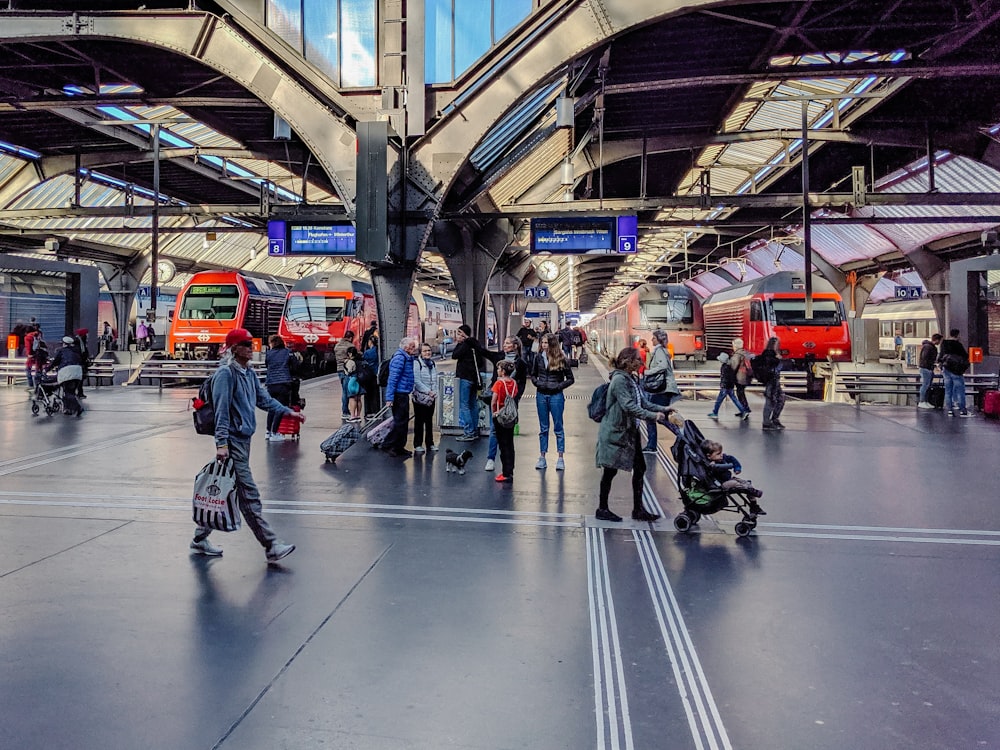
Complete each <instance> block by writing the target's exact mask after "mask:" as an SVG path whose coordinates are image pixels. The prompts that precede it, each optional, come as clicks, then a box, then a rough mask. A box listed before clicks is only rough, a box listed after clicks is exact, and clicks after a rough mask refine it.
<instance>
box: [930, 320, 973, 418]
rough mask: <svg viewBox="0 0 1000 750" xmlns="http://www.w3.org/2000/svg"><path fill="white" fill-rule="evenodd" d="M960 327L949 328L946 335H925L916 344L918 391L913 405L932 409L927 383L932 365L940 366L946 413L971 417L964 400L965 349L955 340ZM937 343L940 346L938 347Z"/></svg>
mask: <svg viewBox="0 0 1000 750" xmlns="http://www.w3.org/2000/svg"><path fill="white" fill-rule="evenodd" d="M961 333H962V332H961V331H960V330H959V329H957V328H952V329H951V330H950V331H949V332H948V338H944V337H942V336H941V334H940V333H935V334H934V335H933V336H931V337H930V340H927V339H925V340H924V342H923V343H922V344H921V346H920V357H919V360H918V366H919V369H920V394H919V397H918V399H917V408H920V409H933V408H934V404H932V403H931V402H930V390H931V385H932V384H933V382H934V372H935V369H940V371H941V378H942V379H943V380H944V403H943V404H942V405H943V407H944V409H945V412H946V413H947V414H948V416H949V417H954V416H959V417H971V416H972V414H971V413H969V410H968V406H967V404H966V400H965V371H966V370H968V369H969V352H968V351H967V350H966V348H965V346H964V345H963V344H962V342H961V341H960V340H959V336H960V335H961ZM938 346H940V347H941V349H940V351H939V350H938Z"/></svg>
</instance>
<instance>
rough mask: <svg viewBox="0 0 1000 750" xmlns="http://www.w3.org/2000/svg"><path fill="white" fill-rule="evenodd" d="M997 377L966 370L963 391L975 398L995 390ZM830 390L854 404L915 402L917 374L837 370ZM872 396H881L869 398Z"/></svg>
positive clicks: (974, 399)
mask: <svg viewBox="0 0 1000 750" xmlns="http://www.w3.org/2000/svg"><path fill="white" fill-rule="evenodd" d="M997 381H998V377H997V375H988V374H969V373H966V375H965V392H966V395H967V396H968V397H971V398H972V400H973V401H974V402H978V401H979V399H980V397H981V394H982V393H984V392H986V391H990V390H996V388H997V385H998V382H997ZM935 382H938V383H940V382H941V381H940V378H935ZM832 390H833V394H834V396H836V395H841V396H846V397H848V398H850V399H852V400H853V401H854V403H855V406H857V407H858V408H860V407H861V405H862V404H863V403H888V404H892V405H895V406H915V405H916V399H917V396H918V394H919V393H920V375H919V374H918V373H900V372H838V373H836V374H834V375H833V376H832ZM828 395H829V394H828ZM874 396H883V397H885V398H884V399H875V398H872V397H874ZM866 397H868V398H866ZM828 400H832V399H828Z"/></svg>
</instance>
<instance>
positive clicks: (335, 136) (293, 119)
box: [0, 11, 355, 208]
mask: <svg viewBox="0 0 1000 750" xmlns="http://www.w3.org/2000/svg"><path fill="white" fill-rule="evenodd" d="M75 39H84V40H87V41H94V40H100V39H115V40H121V41H130V42H136V43H140V44H146V45H150V46H152V47H158V48H161V49H165V50H169V51H171V52H173V53H175V54H177V55H181V56H183V57H187V58H190V59H193V60H197V61H198V62H200V63H202V64H204V65H206V66H208V67H209V68H212V69H213V70H217V71H219V72H221V73H224V74H225V75H226V76H227V77H228V78H230V79H232V80H233V81H236V82H237V83H239V84H240V85H241V86H243V87H244V88H246V89H247V90H248V91H250V92H251V93H252V94H253V95H254V96H256V97H258V98H259V99H260V100H261V101H262V102H264V103H265V104H266V105H267V106H269V107H270V108H271V109H272V110H274V111H275V112H277V113H278V115H280V116H281V118H282V119H284V120H285V121H286V122H288V123H289V124H290V125H291V126H292V128H293V129H294V130H295V132H296V133H297V135H298V136H299V137H300V138H301V139H302V141H303V142H304V143H305V144H306V146H307V147H308V148H309V149H310V150H311V151H312V153H313V155H314V156H315V157H316V159H317V160H318V162H319V164H320V166H321V167H322V168H323V169H324V170H325V171H326V173H327V175H328V177H329V178H330V181H331V183H332V184H333V185H334V188H335V189H336V191H337V194H338V195H339V196H340V198H341V200H343V201H344V203H345V204H347V205H348V206H351V207H352V208H353V201H354V163H355V148H354V141H355V137H354V131H353V129H351V127H349V126H348V125H347V124H346V123H345V122H344V120H343V119H342V118H341V117H339V116H337V115H335V114H334V113H333V112H332V111H331V109H330V107H329V106H328V105H327V104H326V103H324V102H322V101H320V100H319V99H318V98H317V97H316V96H314V95H313V94H312V93H310V92H309V91H307V90H306V89H305V88H304V87H303V86H302V84H300V83H298V82H297V81H296V80H295V79H294V78H293V77H292V76H291V75H289V74H288V73H286V72H285V70H284V69H283V68H282V67H280V66H279V65H277V64H276V63H274V62H273V61H272V60H270V59H268V58H267V57H265V56H264V55H263V54H262V53H261V52H260V50H259V49H257V48H256V47H254V45H252V44H251V43H250V42H249V41H248V40H247V39H245V38H244V37H243V36H242V34H241V31H240V30H239V29H237V28H234V27H232V26H230V25H229V24H228V23H226V21H225V20H224V19H221V18H219V17H217V16H214V15H211V14H208V13H202V12H175V13H162V14H161V13H148V12H116V13H101V14H98V15H89V14H81V13H72V14H46V15H38V14H19V13H17V12H16V11H15V12H9V13H4V16H3V24H2V25H0V43H3V42H6V43H12V42H25V43H31V42H36V41H37V42H48V41H55V40H62V41H68V42H71V41H73V40H75Z"/></svg>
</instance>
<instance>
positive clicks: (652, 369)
mask: <svg viewBox="0 0 1000 750" xmlns="http://www.w3.org/2000/svg"><path fill="white" fill-rule="evenodd" d="M653 341H655V342H656V346H654V347H653V351H652V352H650V353H649V360H648V362H649V364H648V366H646V367H645V369H642V368H640V370H639V371H640V374H645V376H646V377H647V378H648V377H652V376H654V375H656V374H657V373H661V372H662V373H664V378H665V381H664V382H665V386H664V389H663V390H662V391H659V392H658V393H650V392H649V391H646V398H648V399H649V400H650V401H651V402H653V403H654V404H656V405H657V406H670V404H672V403H674V401H679V400H680V398H681V393H680V388H678V387H677V379H676V378H675V377H674V362H673V358H672V357H671V356H670V350H669V349H668V348H667V346H668V344H669V341H670V337H669V336H668V335H667V332H666V331H664V330H662V329H660V328H657V329H656V330H655V331H653ZM641 343H642V344H643V345H645V339H643V340H642V341H641ZM640 354H642V351H641V350H640ZM646 361H647V360H646V357H645V356H643V363H644V364H645V362H646ZM642 452H643V453H656V420H655V419H647V420H646V446H645V447H644V448H643V449H642Z"/></svg>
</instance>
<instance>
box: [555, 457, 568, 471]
mask: <svg viewBox="0 0 1000 750" xmlns="http://www.w3.org/2000/svg"><path fill="white" fill-rule="evenodd" d="M565 470H566V462H565V461H563V460H562V459H561V458H560V459H557V460H556V471H565Z"/></svg>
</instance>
